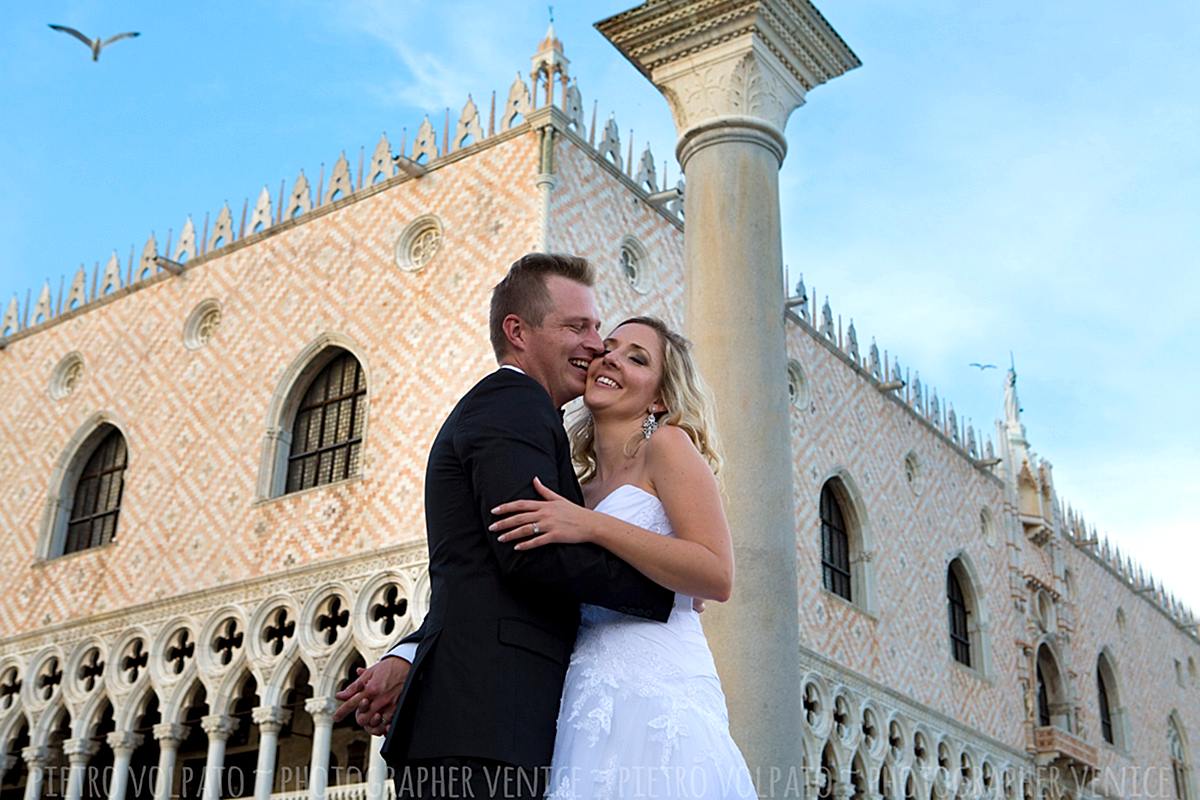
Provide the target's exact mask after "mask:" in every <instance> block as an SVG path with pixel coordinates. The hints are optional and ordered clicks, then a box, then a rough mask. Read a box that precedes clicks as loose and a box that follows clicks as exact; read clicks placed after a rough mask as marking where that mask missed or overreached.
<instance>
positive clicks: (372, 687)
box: [333, 656, 412, 736]
mask: <svg viewBox="0 0 1200 800" xmlns="http://www.w3.org/2000/svg"><path fill="white" fill-rule="evenodd" d="M411 668H412V664H410V663H408V661H406V660H405V659H403V658H397V657H396V656H389V657H385V658H383V659H381V660H380V661H378V662H377V663H375V664H372V665H371V666H369V667H366V668H365V669H364V668H361V667H360V668H359V670H358V677H357V678H355V679H354V680H352V681H351V682H350V683H349V684H348V685H347V686H346V688H345V689H342V690H341V691H340V692H338V693H337V694H335V695H334V697H336V698H337V699H338V700H341V701H342V704H341V705H340V706H338V708H337V710H336V711H334V712H333V719H334V721H336V722H340V721H341V720H343V719H345V717H346V715H348V714H349V713H350V712H351V711H353V712H354V719H355V721H356V722H357V723H358V724H359V725H360V726H361V727H362V729H363V730H365V731H366V732H367V733H369V734H371V735H372V736H383V735H385V734H386V733H387V730H388V726H390V725H391V723H392V716H393V714H395V712H396V701H397V700H398V699H399V698H400V692H401V691H402V690H403V689H404V682H405V681H406V680H407V679H408V672H409V670H410V669H411Z"/></svg>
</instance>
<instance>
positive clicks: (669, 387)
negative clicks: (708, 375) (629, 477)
mask: <svg viewBox="0 0 1200 800" xmlns="http://www.w3.org/2000/svg"><path fill="white" fill-rule="evenodd" d="M631 323H636V324H638V325H645V326H646V327H648V328H652V329H653V330H654V331H655V333H657V334H658V338H659V339H660V340H661V341H662V345H663V356H664V358H663V372H662V381H661V383H660V384H659V393H660V395H661V398H662V404H663V405H664V406H666V408H667V410H666V411H663V412H660V413H658V414H655V418H656V419H657V420H658V424H659V425H674V426H676V427H678V428H682V429H683V431H684V432H685V433H687V435H688V438H689V439H691V440H692V444H694V445H695V446H696V449H697V450H699V451H700V455H702V456H704V460H705V461H707V462H708V466H709V468H710V469H712V471H713V474H714V475H715V474H717V473H718V472H720V471H721V464H722V458H721V451H720V447H719V446H718V444H717V429H716V415H715V410H714V408H713V398H712V393H711V392H710V391H709V388H708V385H707V384H706V383H705V382H704V379H703V378H701V377H700V372H699V371H698V370H697V369H696V362H695V361H694V360H693V359H692V343H691V342H689V341H688V340H687V339H685V338H684V337H683V336H681V335H679V334H678V333H676V332H675V331H673V330H671V329H670V328H669V327H668V326H667V324H666V323H665V322H663V321H662V320H661V319H659V318H657V317H630V318H629V319H627V320H625V321H624V322H622V323H621V324H620V325H617V328H620V327H621V325H629V324H631ZM614 330H615V328H614ZM581 408H582V410H581V411H580V412H579V414H578V416H577V417H576V418H575V419H574V421H572V423H571V425H570V427H569V428H568V430H567V436H568V438H570V440H571V459H572V460H573V461H574V462H575V472H576V474H577V475H578V476H579V481H580V482H581V483H585V482H587V481H588V480H589V479H591V478H592V477H594V476H595V474H596V427H595V425H594V423H593V422H592V414H591V412H590V411H588V409H587V406H583V405H582V404H581ZM645 441H646V439H645V437H644V436H642V434H641V433H638V434H637V435H636V436H634V437H633V438H632V439H630V440H629V441H628V442H627V443H626V444H625V455H627V456H632V455H633V454H634V453H636V452H637V450H638V448H639V447H641V445H642V443H643V442H645Z"/></svg>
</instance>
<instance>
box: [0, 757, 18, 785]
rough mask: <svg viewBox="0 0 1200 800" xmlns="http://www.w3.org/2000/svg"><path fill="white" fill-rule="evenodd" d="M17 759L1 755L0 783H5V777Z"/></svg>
mask: <svg viewBox="0 0 1200 800" xmlns="http://www.w3.org/2000/svg"><path fill="white" fill-rule="evenodd" d="M15 761H16V758H14V757H13V756H10V755H8V754H0V783H4V775H5V774H6V773H7V772H8V769H9V767H11V766H12V765H13V763H14V762H15Z"/></svg>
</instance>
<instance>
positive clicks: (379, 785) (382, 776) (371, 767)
mask: <svg viewBox="0 0 1200 800" xmlns="http://www.w3.org/2000/svg"><path fill="white" fill-rule="evenodd" d="M382 749H383V737H382V736H372V737H371V745H370V748H369V749H368V750H367V752H368V753H369V754H370V760H369V761H367V800H383V797H384V795H385V794H386V792H387V787H386V786H385V785H384V781H386V780H387V772H388V767H387V762H386V761H384V760H383V753H382V752H381V750H382Z"/></svg>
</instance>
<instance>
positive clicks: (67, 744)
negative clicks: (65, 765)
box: [62, 739, 100, 764]
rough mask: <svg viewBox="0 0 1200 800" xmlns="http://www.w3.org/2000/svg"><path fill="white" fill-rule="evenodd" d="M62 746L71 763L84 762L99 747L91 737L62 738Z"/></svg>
mask: <svg viewBox="0 0 1200 800" xmlns="http://www.w3.org/2000/svg"><path fill="white" fill-rule="evenodd" d="M62 748H63V753H64V754H65V755H66V756H67V760H68V761H70V762H71V764H86V763H87V762H88V761H89V760H90V759H91V757H92V756H94V755H95V754H96V751H97V750H99V749H100V745H99V744H98V743H97V742H93V741H92V740H91V739H64V740H63V743H62Z"/></svg>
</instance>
